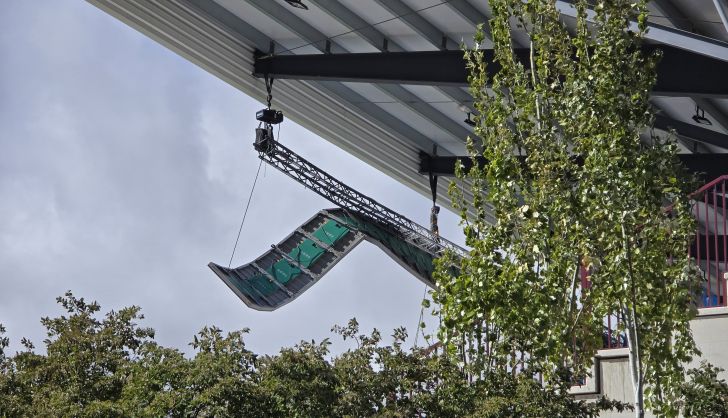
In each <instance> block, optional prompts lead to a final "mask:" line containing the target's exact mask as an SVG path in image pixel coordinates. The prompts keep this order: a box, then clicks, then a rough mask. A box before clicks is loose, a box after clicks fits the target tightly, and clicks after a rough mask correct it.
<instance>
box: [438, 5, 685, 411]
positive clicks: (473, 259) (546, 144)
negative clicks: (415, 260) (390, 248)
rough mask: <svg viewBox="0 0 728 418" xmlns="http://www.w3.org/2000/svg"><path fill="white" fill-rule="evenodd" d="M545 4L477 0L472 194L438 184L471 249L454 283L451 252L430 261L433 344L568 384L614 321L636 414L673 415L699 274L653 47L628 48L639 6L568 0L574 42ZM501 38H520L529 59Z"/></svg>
mask: <svg viewBox="0 0 728 418" xmlns="http://www.w3.org/2000/svg"><path fill="white" fill-rule="evenodd" d="M555 3H556V2H555V1H554V0H491V1H490V5H491V8H492V13H493V15H492V19H491V21H490V33H491V34H492V41H493V49H494V56H495V60H494V61H495V63H494V65H495V66H496V67H497V68H495V69H492V70H493V72H494V73H495V74H494V75H493V76H492V77H490V76H489V71H490V70H491V69H490V68H488V66H487V64H486V61H485V59H484V53H483V51H482V50H480V49H479V47H480V45H481V44H482V42H483V40H484V31H483V29H482V27H481V28H480V29H479V31H478V34H477V35H476V38H475V47H474V48H472V49H469V50H466V58H467V62H468V71H469V83H470V91H471V94H472V95H473V97H474V99H475V107H476V109H477V111H478V116H477V117H476V118H475V121H476V123H477V126H476V127H475V133H476V137H475V138H471V139H469V140H468V144H467V146H468V151H469V153H470V155H471V157H473V158H474V161H473V162H474V163H476V164H474V166H475V167H474V168H473V169H471V170H470V171H469V172H467V173H464V172H463V170H462V167H459V170H458V177H459V178H460V179H466V180H468V182H469V183H470V184H471V187H472V191H473V195H474V197H473V200H472V201H471V202H468V201H466V200H465V199H464V197H463V196H464V194H463V192H462V189H461V188H462V187H463V186H462V184H463V183H453V184H452V185H451V189H450V190H451V195H452V197H453V202H454V205H455V207H456V208H458V209H459V210H460V212H461V218H462V222H463V224H464V231H465V235H466V239H467V244H468V245H469V246H470V247H471V248H472V251H471V252H470V255H469V256H468V257H466V258H465V259H463V261H462V265H461V270H460V273H459V274H457V275H452V274H450V273H449V272H448V271H446V266H447V265H448V263H450V262H452V260H451V259H448V258H447V257H446V258H445V259H444V260H443V261H444V262H440V263H439V266H441V267H440V271H439V273H438V280H437V282H438V288H437V292H435V298H436V300H437V301H438V302H439V303H440V313H441V315H442V319H443V325H442V328H441V333H440V334H441V338H442V339H443V340H444V341H447V342H448V343H449V344H450V351H451V352H454V351H456V347H457V346H460V347H464V349H465V350H466V353H467V358H468V359H469V361H470V365H471V367H472V369H473V372H472V373H473V374H474V375H475V376H476V377H479V378H485V379H486V380H487V379H488V378H489V376H490V374H491V373H492V372H494V371H497V370H500V371H503V370H509V371H515V370H521V369H526V370H530V371H532V372H537V373H538V374H540V376H541V377H542V378H543V379H544V381H545V383H546V384H547V385H549V386H553V387H556V388H560V389H559V390H565V388H567V387H568V386H569V385H570V384H571V382H572V377H571V376H573V375H574V374H576V375H584V374H586V373H587V371H588V367H589V366H590V363H591V361H592V358H593V355H594V354H595V353H596V350H597V349H599V348H601V344H602V335H603V328H604V323H603V321H604V318H605V317H606V316H607V315H610V314H618V315H619V316H620V317H621V318H622V319H623V321H622V323H623V325H622V327H623V328H622V331H624V332H625V333H626V337H627V339H628V342H629V357H630V371H631V378H632V384H633V387H634V395H635V413H636V416H638V417H641V416H643V415H644V410H645V406H647V407H650V408H652V409H653V410H654V411H656V412H658V413H660V414H662V415H668V416H673V415H675V414H677V406H678V403H677V400H678V399H679V396H680V394H679V388H680V386H681V384H682V382H683V381H684V369H683V364H684V363H685V362H686V361H687V360H689V359H690V358H691V356H692V355H694V354H696V353H697V349H696V347H695V344H694V342H693V339H692V335H691V332H690V328H689V326H688V321H689V319H691V318H692V317H693V315H694V312H695V309H694V307H693V303H692V297H693V293H692V292H693V291H694V289H695V287H696V286H697V283H698V280H699V276H698V274H696V270H695V268H694V267H693V266H692V263H691V261H690V259H689V257H688V245H689V243H690V240H691V237H692V233H693V231H694V229H693V220H692V217H691V212H690V206H689V202H688V200H687V194H688V192H689V190H690V182H689V181H688V180H686V179H685V176H684V175H683V172H682V169H681V167H680V165H679V162H678V160H677V156H676V153H677V146H676V145H675V143H674V140H673V138H671V137H667V138H660V137H658V136H656V135H655V133H654V132H653V131H652V129H651V128H650V126H651V123H652V119H653V114H652V109H651V107H650V103H649V93H650V90H651V87H652V85H653V84H654V81H655V67H656V64H657V62H658V60H659V53H654V54H645V53H644V52H643V51H642V49H641V48H640V46H641V45H642V39H643V37H644V34H645V32H646V30H647V26H646V19H647V15H648V11H647V7H646V4H647V1H646V0H637V1H626V0H609V1H602V2H596V3H595V4H594V10H593V15H591V16H588V14H587V7H588V6H589V4H590V3H593V2H588V1H586V0H580V1H576V2H574V6H575V7H576V9H577V17H576V26H575V30H574V31H573V33H572V32H570V30H569V29H568V28H567V27H566V26H565V25H564V23H563V22H562V21H561V20H560V14H559V12H558V10H557V9H556V4H555ZM632 22H637V25H636V26H631V23H632ZM514 26H515V28H514ZM513 29H515V30H516V31H517V32H520V33H521V34H525V36H526V37H527V38H528V42H529V45H530V51H529V52H530V53H529V56H528V58H527V60H526V62H523V61H520V60H519V59H518V58H517V56H516V54H515V53H514V50H513V43H514V41H513V38H512V36H513ZM480 156H482V157H485V160H486V161H487V163H486V164H485V165H483V166H480V167H479V166H477V160H475V157H480ZM666 204H671V205H672V210H670V211H666V210H665V209H664V207H665V205H666ZM582 271H585V272H587V274H588V277H586V280H585V281H583V282H582V280H581V278H580V275H581V273H582ZM564 371H570V372H571V373H564ZM643 400H644V401H646V405H645V404H644V403H643Z"/></svg>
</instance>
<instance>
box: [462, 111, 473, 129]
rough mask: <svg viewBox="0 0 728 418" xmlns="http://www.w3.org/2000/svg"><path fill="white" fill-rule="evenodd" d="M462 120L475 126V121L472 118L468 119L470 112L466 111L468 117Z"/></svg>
mask: <svg viewBox="0 0 728 418" xmlns="http://www.w3.org/2000/svg"><path fill="white" fill-rule="evenodd" d="M463 122H465V123H467V124H468V125H470V126H473V127H474V126H476V123H475V121H474V120H472V119H470V112H468V118H467V119H465V120H464V121H463Z"/></svg>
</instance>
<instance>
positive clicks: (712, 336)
mask: <svg viewBox="0 0 728 418" xmlns="http://www.w3.org/2000/svg"><path fill="white" fill-rule="evenodd" d="M690 327H691V329H692V331H693V337H694V338H695V343H696V344H697V346H698V348H699V349H700V351H701V352H702V356H701V357H700V358H696V359H695V360H694V361H693V362H692V363H690V364H689V365H688V367H689V368H692V367H697V366H699V365H700V362H701V361H702V360H707V361H708V362H710V363H712V364H713V365H714V366H718V367H721V368H723V369H725V370H728V308H726V307H721V308H707V309H700V310H699V312H698V317H697V318H696V319H694V320H693V321H691V322H690ZM628 355H629V349H627V348H619V349H613V350H600V351H599V353H598V354H597V356H596V358H595V362H594V363H595V364H594V367H593V369H592V377H591V378H589V379H587V381H586V384H585V385H584V386H578V387H574V388H572V393H573V394H574V395H575V396H576V398H577V399H596V398H598V397H600V396H606V397H608V398H611V399H616V400H620V401H624V402H634V395H633V393H632V383H631V379H630V377H629V362H628ZM720 377H721V378H723V379H726V380H728V371H723V373H721V375H720ZM601 416H602V417H604V418H622V417H633V416H634V413H633V412H623V413H617V412H611V413H605V414H602V415H601ZM652 416H653V415H651V414H646V417H652Z"/></svg>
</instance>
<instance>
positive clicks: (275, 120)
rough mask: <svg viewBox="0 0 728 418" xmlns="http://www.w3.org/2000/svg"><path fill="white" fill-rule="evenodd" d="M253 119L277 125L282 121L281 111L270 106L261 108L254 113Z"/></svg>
mask: <svg viewBox="0 0 728 418" xmlns="http://www.w3.org/2000/svg"><path fill="white" fill-rule="evenodd" d="M255 119H257V120H258V122H263V123H267V124H271V125H277V124H279V123H281V122H283V112H281V111H280V110H275V109H271V108H267V109H261V110H259V111H258V112H257V113H256V114H255Z"/></svg>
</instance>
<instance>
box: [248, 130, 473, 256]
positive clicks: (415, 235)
mask: <svg viewBox="0 0 728 418" xmlns="http://www.w3.org/2000/svg"><path fill="white" fill-rule="evenodd" d="M254 146H255V149H256V150H257V151H258V153H259V157H260V159H262V160H263V161H265V162H266V163H268V164H270V165H271V166H273V167H275V168H276V169H278V170H280V171H281V172H283V173H284V174H286V175H287V176H289V177H291V178H292V179H294V180H296V181H297V182H299V183H301V184H303V185H304V186H306V187H307V188H309V189H311V190H313V191H314V192H315V193H316V194H318V195H319V196H321V197H323V198H325V199H327V200H328V201H330V202H331V203H333V204H335V205H337V206H339V207H340V208H342V209H345V210H349V211H353V212H354V213H356V214H358V215H363V216H365V217H367V218H369V219H372V220H374V221H376V222H378V223H380V224H382V225H385V226H387V227H390V228H392V229H394V230H396V231H397V232H398V233H399V234H400V235H401V237H402V239H403V240H404V241H406V242H408V243H410V244H412V245H414V246H416V247H417V248H420V249H422V250H424V251H426V252H427V253H429V254H432V255H433V256H435V257H437V256H440V255H442V254H443V252H444V251H446V250H450V251H452V252H453V253H454V254H455V255H457V256H463V255H465V254H466V251H465V249H463V248H462V247H460V246H458V245H457V244H455V243H453V242H450V241H448V240H446V239H444V238H441V237H439V236H438V235H435V234H433V233H432V232H430V231H429V230H428V229H427V228H425V227H424V226H422V225H420V224H418V223H417V222H415V221H413V220H411V219H408V218H407V217H405V216H403V215H401V214H399V213H397V212H395V211H393V210H391V209H389V208H387V207H386V206H384V205H382V204H381V203H379V202H377V201H376V200H374V199H372V198H371V197H369V196H366V195H364V194H362V193H360V192H358V191H356V190H354V189H353V188H351V187H349V186H347V185H346V184H344V183H342V182H341V181H339V180H337V179H336V178H335V177H333V176H332V175H330V174H328V173H326V172H325V171H323V170H321V169H320V168H318V167H316V166H315V165H313V164H311V163H310V162H309V161H308V160H306V159H305V158H303V157H301V156H300V155H298V154H296V153H295V152H293V151H291V150H290V149H288V148H287V147H285V146H283V145H281V144H280V143H279V142H277V141H275V139H274V138H273V130H272V128H270V126H267V127H265V128H259V129H258V130H257V135H256V141H255V144H254Z"/></svg>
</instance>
